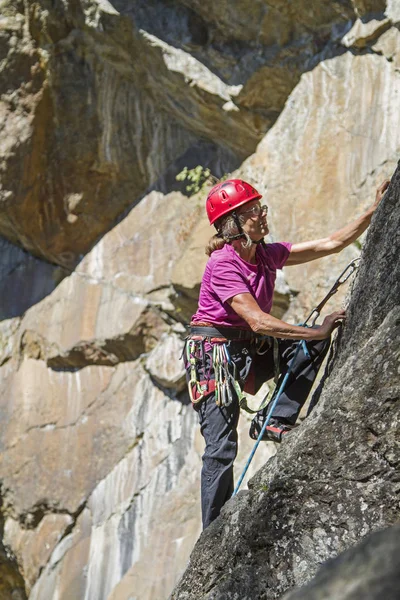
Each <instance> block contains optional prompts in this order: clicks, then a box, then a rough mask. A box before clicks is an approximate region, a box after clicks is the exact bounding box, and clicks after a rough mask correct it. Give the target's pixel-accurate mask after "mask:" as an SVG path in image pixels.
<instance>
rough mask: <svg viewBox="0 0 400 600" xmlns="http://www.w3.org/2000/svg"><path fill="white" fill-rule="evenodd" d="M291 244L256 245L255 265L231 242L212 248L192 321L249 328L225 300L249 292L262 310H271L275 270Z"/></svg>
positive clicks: (278, 267) (285, 257)
mask: <svg viewBox="0 0 400 600" xmlns="http://www.w3.org/2000/svg"><path fill="white" fill-rule="evenodd" d="M291 247H292V244H290V243H288V242H280V243H276V244H266V246H265V247H264V246H263V245H261V244H260V245H258V246H257V250H256V260H257V264H255V265H252V264H251V263H248V262H247V261H245V260H243V259H242V258H240V256H239V255H238V253H237V252H236V251H235V250H234V249H233V247H232V246H231V245H230V244H225V246H224V247H223V248H222V249H221V250H215V251H214V252H213V253H212V254H211V256H210V258H209V259H208V262H207V265H206V269H205V271H204V275H203V279H202V282H201V287H200V296H199V305H198V309H197V312H196V314H195V315H193V317H192V321H193V322H195V323H196V322H197V323H199V322H206V323H213V324H215V325H221V326H227V327H240V328H242V329H250V327H249V325H248V323H246V321H245V320H244V319H242V318H241V317H239V315H238V314H237V313H236V312H235V311H234V310H233V308H231V306H230V305H229V304H228V302H227V301H228V300H230V299H231V298H233V297H234V296H236V295H237V294H243V293H246V292H247V293H250V294H251V295H252V296H253V297H254V298H255V299H256V300H257V303H258V305H259V307H260V308H261V310H263V311H264V312H267V313H268V312H270V310H271V306H272V295H273V293H274V284H275V279H276V270H277V269H281V268H282V267H283V265H284V264H285V262H286V260H287V258H288V256H289V254H290V249H291Z"/></svg>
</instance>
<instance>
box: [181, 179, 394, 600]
mask: <svg viewBox="0 0 400 600" xmlns="http://www.w3.org/2000/svg"><path fill="white" fill-rule="evenodd" d="M399 199H400V168H399V169H398V170H397V171H396V174H395V176H394V178H393V181H392V183H391V186H390V189H389V191H388V193H387V195H386V196H385V199H384V201H383V203H382V205H381V206H380V207H379V210H378V212H377V214H376V215H375V218H374V220H373V224H372V226H371V231H370V233H369V236H368V238H367V245H366V247H365V250H364V253H363V262H362V267H361V270H360V274H359V277H358V279H357V283H356V286H355V289H354V292H353V296H352V299H351V303H350V307H349V314H348V321H347V324H346V327H345V329H344V333H343V336H342V338H341V340H340V342H339V347H338V349H337V352H336V355H335V358H334V359H333V361H331V364H330V367H329V371H330V376H329V378H328V379H327V380H326V381H325V384H324V385H323V387H322V393H321V396H320V401H319V404H318V407H317V408H316V409H315V411H314V412H313V414H312V416H311V417H310V418H309V419H308V420H307V421H306V422H305V423H303V425H302V426H301V427H300V428H298V429H297V430H296V431H295V432H294V433H292V434H291V435H290V437H289V439H288V440H287V441H285V442H284V443H283V444H282V447H281V448H280V449H279V452H278V454H277V456H276V458H274V459H272V460H271V461H269V463H267V464H266V465H265V466H264V467H263V468H262V469H261V470H260V471H259V472H258V473H257V474H256V476H255V477H254V478H253V479H252V480H251V482H250V483H249V487H250V490H249V491H247V492H242V493H240V494H239V495H238V497H237V498H235V499H234V500H233V501H230V502H228V503H227V505H226V506H225V508H224V510H223V513H222V516H221V517H220V518H219V519H217V520H216V521H214V523H212V524H211V526H210V527H209V528H208V529H207V530H206V531H205V532H204V533H203V535H202V536H201V538H200V540H199V542H198V543H197V545H196V547H195V549H194V551H193V553H192V555H191V559H190V564H189V567H188V569H187V571H186V573H185V575H184V577H183V579H182V581H181V583H180V584H179V585H178V586H177V588H176V589H175V591H174V593H173V594H172V598H173V599H175V598H176V599H178V598H179V599H180V600H185V599H186V600H188V599H189V598H196V599H199V598H204V599H205V598H208V599H211V598H212V599H213V600H219V599H221V600H222V599H224V600H229V599H231V598H232V599H233V598H237V597H240V598H246V600H250V599H252V598H254V599H255V598H265V599H270V598H271V599H272V598H279V597H280V596H281V595H282V593H283V592H284V591H285V590H287V589H288V588H290V587H292V586H300V585H303V584H304V583H306V582H307V581H308V580H309V579H310V578H311V577H312V575H313V574H314V573H315V571H316V570H317V568H318V565H319V564H320V563H321V562H323V561H325V560H327V559H328V558H331V557H333V556H335V555H337V554H338V553H339V552H341V551H343V550H344V549H346V548H348V547H350V546H352V545H354V544H355V543H356V542H357V541H358V540H359V539H360V538H362V537H364V536H365V535H366V534H367V533H369V532H370V531H373V530H375V529H380V528H382V527H384V526H387V525H390V524H392V523H395V522H396V521H398V520H399V517H400V513H399V505H398V491H399V479H398V468H399V464H400V445H399V429H400V412H399V409H400V399H399V372H398V367H399V345H398V339H399V323H400V321H399V317H400V313H399V305H398V299H399V292H400V289H399V285H400V277H399V263H398V261H397V260H396V256H397V255H398V252H399V247H400V237H399V224H400V210H399V206H400V204H399ZM266 565H268V568H266ZM376 575H377V576H378V577H379V576H380V574H379V572H378V573H376ZM381 589H382V590H384V589H385V588H384V583H383V584H382V588H381Z"/></svg>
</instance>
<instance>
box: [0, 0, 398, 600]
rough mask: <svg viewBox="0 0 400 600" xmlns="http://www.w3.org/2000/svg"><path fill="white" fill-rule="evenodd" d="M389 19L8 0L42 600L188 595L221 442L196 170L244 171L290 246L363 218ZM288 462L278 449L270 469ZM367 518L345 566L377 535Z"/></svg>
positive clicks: (250, 8)
mask: <svg viewBox="0 0 400 600" xmlns="http://www.w3.org/2000/svg"><path fill="white" fill-rule="evenodd" d="M384 8H385V6H384V3H382V2H379V1H378V0H368V1H366V0H365V1H364V0H363V1H361V0H360V1H357V2H356V1H353V2H350V0H349V1H347V0H346V1H345V2H341V3H340V6H339V4H337V3H333V4H332V3H325V4H324V5H323V6H322V5H321V3H319V2H318V3H312V4H311V5H310V3H309V2H308V3H305V2H302V1H301V2H298V3H296V11H294V10H293V7H292V5H291V4H290V3H287V2H281V1H280V0H279V1H278V0H274V2H269V3H268V4H267V3H265V2H261V0H260V1H259V2H254V1H253V2H251V3H250V2H247V1H245V0H243V1H241V2H235V3H234V6H233V5H232V3H226V2H221V3H215V2H213V3H210V2H208V0H207V1H205V2H202V3H199V2H192V1H186V0H185V1H182V2H178V1H173V2H164V1H162V2H161V0H151V1H146V2H144V1H143V2H141V1H140V2H135V3H134V6H133V4H132V3H126V2H120V1H117V0H113V2H107V1H105V0H101V1H100V0H98V1H97V0H96V1H94V0H93V1H89V0H85V1H83V0H68V1H65V0H63V1H62V2H61V0H60V1H58V0H56V1H52V2H50V1H48V0H40V1H39V0H38V1H35V2H28V1H22V0H18V1H17V2H8V1H6V0H4V1H3V3H2V4H1V16H0V72H1V74H2V78H1V82H0V93H1V98H0V128H1V131H2V136H1V139H0V184H1V185H0V232H1V233H2V234H3V235H4V236H5V237H6V238H7V240H6V239H1V240H0V283H1V289H2V292H1V295H0V318H1V321H0V367H1V370H0V413H1V419H0V483H1V496H2V498H3V504H2V508H1V515H2V519H3V520H4V527H3V528H2V535H1V539H2V544H3V545H4V548H5V553H6V554H4V556H6V558H7V560H6V559H5V560H6V569H7V573H9V574H11V575H10V576H11V577H12V578H11V579H10V580H9V581H10V582H12V583H10V585H12V586H14V587H13V590H14V592H13V593H14V595H15V594H17V590H20V589H21V581H22V579H23V582H24V585H25V588H26V594H30V599H31V600H32V599H33V600H43V599H46V600H47V598H53V597H58V598H59V599H60V600H70V598H71V597H73V598H76V599H78V598H86V600H102V598H104V599H105V598H112V599H113V600H127V599H128V598H130V597H131V596H132V593H134V594H136V596H137V597H138V598H140V599H141V600H155V599H157V600H160V599H161V598H166V597H167V596H168V594H169V593H170V591H171V590H172V588H173V587H174V585H175V584H176V581H177V579H178V578H179V577H180V575H181V574H182V572H183V570H184V569H185V567H186V564H187V560H188V556H189V554H190V551H191V549H192V547H193V544H194V542H195V540H196V539H197V537H198V535H199V532H200V509H199V474H200V457H201V454H202V443H203V442H202V438H201V436H200V434H199V432H198V427H197V418H196V414H195V413H194V411H193V410H192V408H191V406H190V405H189V404H188V400H189V399H188V396H187V394H186V392H185V387H184V378H183V377H184V376H183V371H182V365H181V363H180V361H179V355H180V353H181V351H182V347H183V338H184V336H185V330H184V324H185V323H186V322H187V321H188V320H189V319H190V317H191V315H192V313H193V312H194V309H195V306H196V302H197V295H198V290H199V284H200V280H201V275H202V271H203V268H204V264H205V261H206V256H205V254H204V245H205V243H206V241H207V239H208V237H209V236H210V228H209V226H208V224H207V222H206V220H205V215H204V190H203V191H202V192H200V193H199V194H197V195H194V196H192V197H191V198H188V197H187V194H183V193H181V192H180V191H178V189H177V188H178V184H177V183H176V182H175V175H176V173H177V172H178V171H180V170H181V169H182V167H183V166H188V167H191V166H195V165H197V164H202V165H204V166H209V167H211V170H212V171H213V173H214V174H215V175H217V176H218V175H221V174H222V173H225V172H228V171H231V169H233V168H234V167H237V166H239V165H241V166H240V168H239V169H238V170H237V171H235V174H236V175H238V176H242V177H244V178H247V179H249V180H251V181H253V183H254V184H255V185H256V186H259V188H260V190H261V191H262V192H263V194H264V196H265V198H266V201H267V203H268V204H269V206H270V209H271V210H270V213H271V219H270V221H271V231H272V236H271V239H274V240H277V239H287V240H292V241H297V240H302V239H307V238H309V237H312V236H314V237H315V236H321V235H325V234H326V233H328V232H330V231H332V230H333V229H336V228H338V227H339V226H341V225H342V224H344V223H346V222H347V221H348V220H350V219H351V218H353V217H354V216H355V215H358V214H359V213H360V212H361V211H362V210H363V209H364V208H366V207H367V206H368V205H369V203H370V202H371V201H372V197H373V190H374V187H375V186H376V185H377V184H378V183H380V182H381V180H382V179H383V178H384V177H387V176H390V175H391V174H392V172H393V170H394V166H395V161H396V156H397V155H398V150H399V147H400V141H399V137H398V136H399V130H400V128H399V127H398V111H396V110H394V108H393V107H394V106H397V98H398V93H399V71H398V67H399V50H398V35H399V29H398V25H396V22H397V21H398V20H399V17H398V16H396V6H395V3H394V2H388V3H387V7H386V14H383V10H384ZM371 11H373V13H372V12H371ZM379 11H380V12H379ZM357 19H359V20H360V21H361V23H362V25H363V27H361V25H360V24H359V23H358V21H357ZM350 34H351V35H350ZM346 35H347V37H346ZM349 35H350V37H349ZM349 40H350V42H349ZM272 125H273V126H272ZM258 142H260V143H259V144H258ZM257 144H258V145H257ZM247 157H248V158H247ZM244 159H246V160H244ZM243 161H244V162H243ZM385 235H386V234H385ZM10 241H11V242H15V243H18V244H19V246H20V247H19V248H18V247H16V246H15V245H13V244H12V243H10ZM359 251H360V247H359V244H358V245H353V246H352V247H351V248H348V249H347V250H346V251H345V252H343V253H342V254H341V255H339V256H335V257H332V259H330V260H329V261H321V262H320V263H318V262H316V263H314V264H311V265H309V266H307V267H306V268H299V269H287V270H286V271H285V273H284V275H283V274H282V273H281V274H280V275H279V279H278V284H279V285H278V286H277V294H276V296H275V302H274V309H273V310H274V314H276V315H277V316H282V315H283V314H284V313H285V312H286V315H285V318H287V319H292V320H295V321H296V322H298V321H300V320H301V319H302V318H304V314H305V313H307V312H308V311H309V310H310V308H311V306H312V305H313V304H315V303H316V302H317V301H319V300H320V299H321V297H322V296H323V294H324V292H325V291H326V289H327V288H328V287H330V285H331V283H332V282H333V280H334V279H335V278H336V277H337V275H338V274H339V272H340V271H341V270H342V268H343V267H344V265H345V264H346V263H347V262H348V261H349V260H350V259H351V258H353V257H355V256H358V254H359ZM32 254H34V255H36V257H34V256H33V255H32ZM38 257H42V258H43V257H45V258H46V259H47V260H48V261H51V263H54V264H50V263H49V262H44V261H43V260H41V259H39V258H38ZM60 265H62V266H60ZM389 295H390V294H389ZM340 299H343V295H342V296H341V297H339V296H338V299H337V305H339V303H340ZM360 301H361V302H362V303H363V304H364V299H361V300H360ZM289 305H290V307H289ZM332 306H333V303H332ZM288 307H289V312H287V309H288ZM385 310H386V308H385ZM378 325H379V324H377V323H375V321H374V322H371V323H370V324H369V326H371V327H376V328H377V330H378V329H379V327H378ZM360 339H361V338H360ZM360 343H364V342H363V341H361V342H360ZM346 344H347V342H346ZM363 356H364V355H363ZM382 356H386V348H385V349H383V350H382ZM349 361H350V359H349ZM365 364H367V363H365ZM382 364H383V365H384V364H385V363H384V362H382ZM343 368H344V367H343ZM365 368H366V370H367V371H368V370H369V366H367V367H365ZM370 370H371V374H372V373H373V372H374V371H373V368H372V367H371V369H370ZM371 377H372V375H371ZM360 393H361V392H360ZM251 403H252V405H253V406H256V405H257V401H256V400H252V402H251ZM385 406H386V405H385ZM343 410H344V409H343ZM248 425H249V423H248V419H247V418H246V416H245V415H244V416H243V418H242V419H241V424H240V432H239V435H240V455H239V457H238V462H237V467H236V476H237V475H238V474H239V473H240V472H241V470H242V468H243V464H244V462H245V461H246V459H247V457H248V455H249V452H250V449H251V447H252V442H251V440H249V439H248V435H247V430H248ZM374 431H375V430H374ZM296 435H297V434H296ZM324 435H325V434H324ZM324 435H322V436H321V445H320V446H318V448H317V449H316V450H315V452H316V453H317V455H318V456H321V460H322V457H323V455H324V452H325V451H326V449H325V447H323V446H322V444H323V441H324V439H325V437H324ZM340 435H341V437H342V434H340ZM371 435H372V434H371ZM379 436H380V434H379ZM379 436H378V441H377V442H376V443H377V444H378V446H379V443H381V442H382V440H383V438H382V437H379ZM298 437H300V438H301V436H300V432H299V434H298ZM301 439H302V438H301ZM326 439H327V440H328V438H326ZM357 439H358V438H357ZM371 439H372V438H371ZM329 440H330V438H329ZM307 443H309V440H308V442H307ZM382 443H383V442H382ZM304 444H306V442H305V441H304ZM371 444H372V442H371ZM329 446H330V448H331V441H329ZM282 450H283V452H286V450H285V448H283V449H282ZM328 450H329V448H328ZM378 450H379V448H378ZM378 450H377V452H378ZM310 451H311V450H310ZM312 451H313V452H314V450H312ZM274 452H275V447H274V445H273V444H266V445H265V446H264V447H263V448H259V450H258V451H257V455H256V459H255V461H254V464H253V465H252V468H251V471H250V473H249V475H250V476H252V475H254V473H255V472H256V471H257V469H258V468H259V467H261V466H262V465H263V464H265V462H266V461H267V459H269V458H270V457H271V456H272V455H273V454H274ZM303 452H305V451H304V450H303V446H302V445H301V444H300V445H299V454H298V455H299V456H302V455H303V454H302V453H303ZM379 452H380V450H379ZM382 452H383V453H385V452H386V450H383V449H382ZM385 456H386V454H385ZM382 460H383V459H382ZM390 460H391V459H390ZM371 464H372V463H371ZM321 468H322V467H321ZM324 476H325V475H324ZM263 477H264V476H263ZM265 485H268V484H266V483H265V484H264V483H262V484H261V486H262V487H263V486H264V487H265ZM321 485H322V484H321ZM288 487H289V484H288ZM296 489H297V488H296ZM318 489H319V488H318ZM318 489H317V492H318ZM314 491H315V490H314ZM317 492H316V493H317ZM259 493H260V494H261V492H260V491H259ZM333 493H334V491H332V494H333ZM310 494H311V491H310ZM279 497H280V496H279ZM329 497H330V496H329ZM265 498H266V496H265ZM273 498H275V496H273ZM278 501H279V500H277V502H278ZM312 501H313V500H312V496H311V495H310V497H309V498H307V499H306V500H305V502H304V511H306V509H307V510H308V508H307V507H308V506H309V505H308V504H307V503H312ZM332 502H333V500H332ZM310 506H311V504H310ZM311 510H312V508H310V511H311ZM323 514H324V513H323V511H322V510H321V515H322V516H323ZM360 515H361V516H360ZM363 515H364V512H362V511H361V512H360V514H357V515H356V516H355V517H354V526H353V525H352V527H353V529H351V534H349V535H348V539H347V538H346V539H345V540H344V541H343V540H342V541H341V540H340V539H339V538H340V536H338V539H339V542H337V545H338V548H336V547H335V548H334V547H332V548H331V549H330V550H329V552H327V555H328V554H329V556H330V555H333V554H334V553H335V552H336V551H339V550H340V549H341V544H342V546H343V547H344V546H345V545H346V544H347V542H348V543H349V544H350V543H351V542H352V541H353V539H354V540H355V539H356V538H357V535H358V533H359V534H360V535H361V533H360V532H357V527H362V525H360V524H361V523H364V522H363V521H362V516H363ZM321 518H322V517H321ZM352 523H353V521H352ZM369 526H370V524H368V523H367V525H366V529H368V527H369ZM261 530H262V527H261V528H260V531H261ZM245 531H247V529H246V527H245V528H244V532H245ZM340 531H341V529H340ZM363 531H364V530H362V532H363ZM315 535H316V536H317V537H318V532H317V533H316V534H315ZM321 535H322V534H321ZM282 543H283V542H282ZM285 543H286V542H285ZM308 543H309V541H308V537H306V538H305V541H304V544H303V546H302V547H304V548H306V549H307V548H308ZM335 543H336V542H335ZM260 544H261V542H260ZM339 546H340V548H339ZM2 547H3V546H1V548H2ZM300 550H301V549H299V551H298V556H299V557H300V563H301V561H302V560H303V553H302V552H303V551H300ZM263 552H265V549H264V550H263ZM305 552H306V551H305V550H304V553H305ZM322 554H324V553H323V552H322ZM2 556H3V554H2ZM324 556H325V555H324ZM0 560H2V559H0ZM219 560H220V559H218V561H217V565H219V564H220V562H219ZM307 560H308V559H307ZM310 560H311V559H310ZM313 560H314V559H313ZM318 560H319V558H318ZM3 562H4V561H3ZM311 562H312V560H311ZM1 564H2V565H3V563H1ZM149 564H151V573H150V574H149ZM293 564H295V563H293ZM1 568H3V566H1ZM312 568H313V567H312ZM287 571H288V574H289V573H291V572H293V573H294V575H293V577H295V578H296V580H295V581H294V582H290V585H292V583H293V584H294V583H296V584H297V583H300V584H301V583H303V579H302V578H301V577H300V575H299V569H298V568H297V567H296V568H292V565H290V566H289V567H288V569H287ZM300 571H301V569H300ZM221 572H222V571H221ZM2 573H3V571H2ZM218 573H220V572H218ZM218 577H219V575H218ZM288 577H289V575H288ZM0 578H1V577H0ZM149 578H150V580H149ZM5 581H6V579H5ZM7 581H8V580H7ZM287 585H288V584H287V582H286V583H285V582H284V581H283V582H282V589H283V588H284V587H285V586H287ZM7 593H8V592H7ZM18 593H19V592H18ZM21 593H22V592H21ZM211 593H212V592H211ZM10 594H11V592H10ZM7 600H9V599H8V598H7Z"/></svg>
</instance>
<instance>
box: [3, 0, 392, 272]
mask: <svg viewBox="0 0 400 600" xmlns="http://www.w3.org/2000/svg"><path fill="white" fill-rule="evenodd" d="M1 6H2V14H1V23H0V52H1V55H0V56H1V59H2V62H1V74H2V82H3V83H2V84H1V87H0V93H1V104H0V128H1V130H2V142H1V146H0V165H1V166H0V168H1V173H2V185H1V190H0V234H2V235H4V236H5V237H6V238H8V239H9V240H11V241H12V242H15V243H18V244H20V245H22V246H23V247H24V248H26V249H27V250H29V251H30V252H32V253H34V254H35V255H37V256H41V257H44V258H46V259H47V260H49V261H51V262H53V263H56V264H60V265H64V266H67V267H69V268H70V267H74V266H75V265H76V263H77V262H78V261H79V260H80V258H81V257H82V255H83V254H85V253H86V252H87V251H88V249H89V248H90V247H91V246H92V245H93V243H94V242H95V241H96V240H97V239H98V238H99V236H101V235H102V234H104V233H105V232H106V231H107V230H108V229H109V228H110V225H111V224H112V222H113V220H114V219H116V217H117V216H118V215H120V214H121V212H122V211H123V210H124V209H125V208H126V207H129V206H132V205H133V204H134V203H136V202H137V201H138V200H140V198H141V197H143V195H144V194H145V192H146V191H148V190H149V188H154V189H158V190H161V191H165V190H167V189H168V190H169V189H170V187H171V184H172V183H173V181H174V175H175V174H176V172H177V171H178V170H179V165H180V166H181V167H182V166H184V165H189V166H195V164H199V163H200V164H203V165H204V166H210V167H211V168H212V170H213V171H214V172H215V174H216V175H217V176H220V175H222V174H223V173H224V172H227V171H229V170H231V169H232V168H234V167H237V166H238V165H239V164H240V163H241V162H242V160H243V159H244V158H245V157H247V156H248V155H249V154H251V153H252V152H254V150H255V148H256V145H257V143H258V142H259V141H260V140H261V139H262V136H263V135H264V134H265V132H266V131H267V129H268V128H269V127H270V126H271V125H272V124H273V122H274V121H275V120H276V118H277V117H278V115H279V113H280V112H281V110H282V108H283V106H284V103H285V101H286V99H287V97H288V95H289V94H290V92H291V91H292V89H293V88H294V86H295V85H296V84H297V82H298V81H299V78H300V76H301V74H302V73H303V72H305V71H308V70H309V69H310V68H312V66H313V65H314V64H315V63H316V62H318V61H319V60H320V59H321V58H322V56H323V55H322V54H321V52H322V51H326V49H328V48H330V49H332V48H333V47H334V46H335V45H336V46H337V43H338V41H339V40H340V39H341V36H343V35H345V34H346V32H347V31H348V29H349V28H350V27H351V23H352V21H354V19H355V18H356V17H357V16H360V17H362V18H363V19H364V20H368V18H367V19H366V18H365V13H369V12H372V11H383V10H384V9H385V3H384V2H383V1H379V0H376V1H374V2H351V1H350V0H345V1H342V2H340V3H326V4H325V5H324V6H323V7H322V6H321V4H320V2H312V4H311V6H310V3H309V2H301V3H297V6H296V11H293V9H292V7H291V5H290V3H287V2H282V1H279V2H274V3H267V2H265V1H264V0H258V1H257V2H254V0H253V1H251V2H250V1H248V0H241V1H240V2H235V4H234V5H232V3H230V2H220V3H218V4H217V5H216V4H215V3H214V2H208V1H207V2H198V1H197V0H196V1H188V0H185V1H182V2H179V1H173V2H165V1H163V0H150V1H149V0H140V1H137V2H135V3H133V4H132V3H127V2H123V1H120V0H114V1H113V2H109V1H108V0H69V1H68V2H63V1H61V0H56V1H55V2H53V1H51V2H50V0H37V1H35V2H28V1H27V0H17V1H15V0H13V1H12V2H11V1H7V0H3V1H2V5H1ZM378 18H380V17H379V16H378ZM375 20H376V19H375ZM374 22H375V21H374ZM389 24H390V22H389V19H386V21H385V27H389ZM374 31H375V34H368V36H367V38H368V40H369V39H370V38H371V39H372V38H373V37H374V35H375V37H377V36H378V34H379V31H380V29H379V30H374ZM356 37H357V36H356ZM353 38H354V35H353ZM363 39H364V38H363ZM194 161H196V162H194Z"/></svg>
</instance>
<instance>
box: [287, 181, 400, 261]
mask: <svg viewBox="0 0 400 600" xmlns="http://www.w3.org/2000/svg"><path fill="white" fill-rule="evenodd" d="M389 183H390V181H389V180H386V181H384V182H383V183H382V184H381V185H380V186H379V188H378V189H377V191H376V197H375V202H374V204H373V205H372V206H371V208H369V209H368V210H367V212H365V213H364V214H363V215H362V216H361V217H359V218H358V219H356V220H355V221H352V223H350V224H349V225H346V227H343V228H342V229H339V230H338V231H335V233H332V234H331V235H330V236H329V237H326V238H322V239H320V240H311V241H309V242H300V243H299V244H293V245H292V248H291V250H290V254H289V257H288V259H287V261H286V263H285V266H290V265H300V264H302V263H306V262H309V261H311V260H315V259H317V258H322V257H323V256H328V255H329V254H336V253H337V252H341V250H343V248H346V246H348V245H349V244H351V243H352V242H354V241H355V240H356V239H357V238H359V237H360V235H361V234H362V233H363V232H364V231H365V230H366V229H367V227H368V225H369V224H370V222H371V218H372V215H373V214H374V212H375V210H376V208H377V206H378V205H379V203H380V201H381V200H382V198H383V195H384V193H385V191H386V190H387V187H388V185H389Z"/></svg>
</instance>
